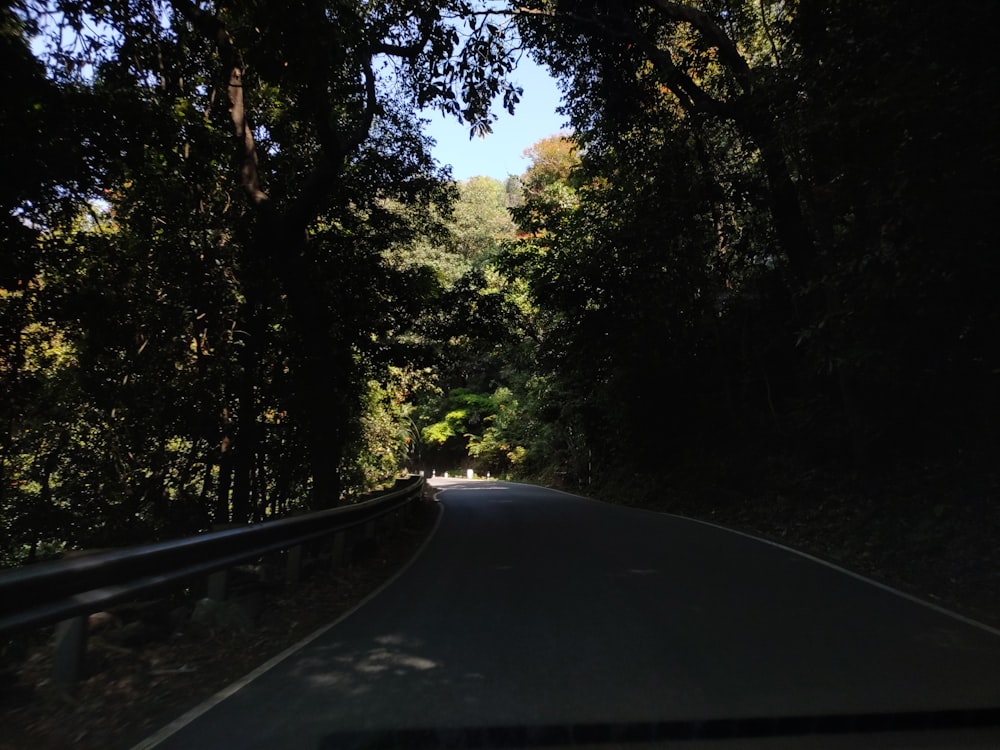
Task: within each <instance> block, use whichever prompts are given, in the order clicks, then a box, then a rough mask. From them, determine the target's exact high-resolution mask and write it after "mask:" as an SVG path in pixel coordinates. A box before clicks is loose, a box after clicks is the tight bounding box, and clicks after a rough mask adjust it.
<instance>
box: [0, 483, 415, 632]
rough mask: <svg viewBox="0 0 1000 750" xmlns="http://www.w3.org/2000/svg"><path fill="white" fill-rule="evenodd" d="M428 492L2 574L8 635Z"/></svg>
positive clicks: (290, 545) (410, 490)
mask: <svg viewBox="0 0 1000 750" xmlns="http://www.w3.org/2000/svg"><path fill="white" fill-rule="evenodd" d="M423 487H424V479H423V477H420V476H411V477H410V478H408V479H406V480H403V482H402V486H400V487H399V488H398V489H393V490H391V491H390V492H388V493H386V494H383V495H380V496H379V497H376V498H373V499H371V500H366V501H364V502H360V503H357V504H354V505H347V506H343V507H340V508H333V509H331V510H325V511H319V512H317V513H310V514H308V515H303V516H293V517H289V518H282V519H278V520H275V521H266V522H264V523H260V524H255V525H252V526H245V527H241V528H237V529H227V530H225V531H215V532H210V533H206V534H199V535H197V536H191V537H185V538H183V539H177V540H174V541H167V542H158V543H155V544H148V545H143V546H139V547H131V548H125V549H120V550H113V551H109V552H101V553H96V554H93V555H88V556H85V557H78V558H73V559H66V560H58V561H55V562H49V563H39V564H37V565H30V566H25V567H23V568H16V569H13V570H7V571H0V633H8V632H14V631H18V630H24V629H28V628H32V627H38V626H42V625H47V624H51V623H55V622H64V623H65V622H66V621H69V620H71V618H77V619H78V620H79V618H81V617H85V616H86V615H90V614H92V613H94V612H98V611H101V610H102V609H105V608H107V607H109V606H111V605H113V604H117V603H120V602H122V601H125V600H128V599H132V598H134V597H135V596H137V595H139V594H146V593H149V592H151V591H154V590H158V589H162V588H166V587H168V586H170V585H171V584H176V583H179V582H181V581H184V580H188V579H193V578H198V577H204V576H208V575H210V574H213V573H218V572H220V571H224V570H226V569H227V568H231V567H233V566H235V565H238V564H240V563H244V562H247V561H249V560H255V559H258V558H260V557H262V556H264V555H267V554H270V553H274V552H278V551H281V550H301V546H302V545H303V544H305V543H307V542H310V541H314V540H317V539H321V538H323V537H327V536H331V535H337V534H340V533H342V532H346V531H348V530H349V529H353V528H356V527H358V526H363V525H366V524H371V523H373V522H374V521H376V519H379V518H381V517H383V516H385V515H387V514H389V513H392V512H394V511H397V510H400V509H401V508H403V507H404V506H406V505H407V504H408V503H410V502H411V501H412V500H414V499H415V498H417V497H419V496H420V493H421V491H422V490H423ZM342 541H343V538H341V542H342ZM335 546H336V543H335ZM341 549H342V546H341ZM298 557H299V556H298V555H295V556H294V559H295V562H296V565H297V564H298ZM294 575H295V576H297V570H296V571H295V574H294ZM79 627H81V626H79V624H78V629H79ZM83 631H84V632H83V636H82V637H84V638H85V628H83Z"/></svg>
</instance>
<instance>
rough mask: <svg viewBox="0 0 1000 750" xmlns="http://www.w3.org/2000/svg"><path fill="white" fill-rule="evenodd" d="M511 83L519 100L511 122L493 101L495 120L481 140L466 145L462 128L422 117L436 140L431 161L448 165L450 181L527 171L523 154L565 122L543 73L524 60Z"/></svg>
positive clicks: (557, 95)
mask: <svg viewBox="0 0 1000 750" xmlns="http://www.w3.org/2000/svg"><path fill="white" fill-rule="evenodd" d="M512 78H513V80H514V82H515V83H516V84H517V85H518V86H520V87H522V88H523V89H524V95H523V96H522V97H521V101H520V103H519V104H518V105H517V109H516V110H515V112H514V116H513V117H511V116H510V115H508V114H507V112H506V111H504V110H503V108H502V107H501V106H500V103H499V102H498V103H497V104H496V105H495V106H494V110H495V111H497V112H498V113H499V117H498V119H497V121H496V122H495V123H494V124H493V132H492V133H491V134H490V135H488V136H486V138H484V139H479V138H474V139H472V140H471V141H470V140H469V127H468V125H461V124H459V123H458V122H457V121H455V120H454V119H450V120H446V119H445V118H444V117H442V116H441V115H440V114H438V113H436V112H432V113H428V114H427V117H428V118H429V119H430V121H431V122H430V125H428V126H427V133H428V135H430V136H431V137H432V138H434V140H436V141H437V146H436V147H435V148H434V156H435V157H436V158H437V160H438V161H439V162H441V163H442V164H451V166H452V177H454V179H456V180H466V179H468V178H469V177H475V176H476V175H486V176H487V177H493V178H495V179H497V180H504V179H506V178H507V176H508V175H512V174H515V175H519V174H521V173H522V172H524V170H525V169H527V168H528V161H527V160H526V159H523V158H521V153H522V152H523V151H524V149H526V148H528V147H529V146H531V145H532V144H534V143H536V142H538V141H540V140H541V139H542V138H545V137H546V136H550V135H554V134H555V133H558V132H559V131H560V130H561V129H562V126H563V124H564V123H565V118H564V117H563V116H562V115H558V114H556V111H555V110H556V107H558V106H559V98H560V93H559V89H558V87H557V86H556V83H555V81H553V80H552V78H551V77H549V74H548V71H547V70H545V68H542V67H540V66H539V65H536V64H535V63H534V62H533V61H532V60H529V59H528V57H527V56H525V57H523V58H522V59H521V61H520V63H518V66H517V70H515V71H514V74H513V75H512Z"/></svg>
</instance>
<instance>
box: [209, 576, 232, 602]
mask: <svg viewBox="0 0 1000 750" xmlns="http://www.w3.org/2000/svg"><path fill="white" fill-rule="evenodd" d="M228 587H229V571H228V570H217V571H215V572H214V573H212V574H211V575H210V576H209V577H208V586H207V587H206V589H207V590H206V591H205V596H207V597H208V598H209V599H214V600H215V601H217V602H224V601H225V600H226V589H228Z"/></svg>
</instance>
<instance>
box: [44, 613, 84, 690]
mask: <svg viewBox="0 0 1000 750" xmlns="http://www.w3.org/2000/svg"><path fill="white" fill-rule="evenodd" d="M55 645H56V648H55V654H54V655H53V661H52V679H53V680H54V681H56V682H58V683H61V684H63V685H71V684H73V683H75V682H78V681H79V679H80V676H81V675H82V674H83V662H84V659H85V657H86V654H87V616H86V615H80V616H78V617H73V618H70V619H69V620H63V621H62V622H60V623H59V624H58V625H56V644H55Z"/></svg>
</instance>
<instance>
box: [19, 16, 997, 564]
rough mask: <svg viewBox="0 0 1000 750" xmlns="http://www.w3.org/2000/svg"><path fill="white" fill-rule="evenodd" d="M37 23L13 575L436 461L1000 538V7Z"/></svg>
mask: <svg viewBox="0 0 1000 750" xmlns="http://www.w3.org/2000/svg"><path fill="white" fill-rule="evenodd" d="M0 13H2V15H0V63H2V64H0V71H2V73H0V75H2V76H3V79H4V87H3V88H4V91H6V92H7V93H6V95H5V96H6V100H5V102H4V106H3V109H2V112H0V150H2V151H0V160H2V164H3V173H4V179H3V181H2V183H0V202H2V210H0V222H2V230H0V231H2V235H0V236H2V242H3V252H2V255H0V379H2V391H0V392H2V394H3V398H2V401H0V413H2V419H3V423H4V428H3V430H2V431H0V471H2V481H0V524H2V533H3V536H2V538H0V558H2V559H0V563H2V564H3V565H12V564H19V563H22V562H25V561H31V560H35V559H40V558H45V557H49V556H52V555H54V554H57V553H59V552H60V551H61V550H63V549H64V548H66V547H105V546H114V545H121V544H126V543H134V542H137V541H143V540H152V539H158V538H165V537H170V536H177V535H182V534H190V533H196V532H198V531H202V530H205V529H208V528H210V527H212V526H213V525H219V524H229V523H248V522H257V521H261V520H264V519H266V518H268V517H272V516H276V515H281V514H285V513H288V512H293V511H295V510H297V509H300V508H314V509H316V508H325V507H330V506H332V505H335V504H337V503H341V502H350V501H351V500H352V498H354V497H356V496H357V494H358V493H359V492H360V491H362V490H364V489H366V488H370V487H373V486H375V485H377V484H379V483H380V482H382V481H385V480H386V479H389V478H391V477H393V476H395V475H398V474H399V473H400V472H402V471H406V470H409V471H413V470H417V469H420V470H427V471H430V470H437V471H438V472H439V473H440V472H443V471H446V470H457V469H466V468H473V469H475V470H476V471H478V472H479V473H480V474H483V475H485V474H486V473H487V472H489V473H490V474H491V475H492V476H508V477H518V478H531V479H535V480H539V481H543V482H546V483H548V484H554V485H558V486H564V487H571V488H572V487H576V488H580V487H583V488H587V491H589V492H591V493H594V494H601V493H607V492H608V491H609V488H612V487H614V488H615V489H616V491H617V492H618V493H619V494H630V495H631V496H633V497H635V498H636V499H637V501H640V502H641V501H643V498H646V499H649V498H652V497H654V496H655V497H661V496H662V495H664V492H665V488H670V489H671V490H672V492H673V495H672V497H676V498H677V501H676V504H675V505H672V506H671V505H670V504H669V502H666V501H664V502H662V503H661V504H662V505H663V506H664V507H674V508H675V509H679V510H682V511H684V512H689V513H694V514H702V515H706V516H708V515H712V514H713V513H715V512H716V511H717V510H718V509H719V507H721V506H723V505H726V504H727V503H728V504H730V505H731V504H732V503H733V500H732V498H733V497H737V496H738V497H740V498H742V499H741V500H740V504H741V507H742V505H745V504H746V502H747V501H746V499H747V498H753V499H754V500H753V504H754V506H755V507H756V508H757V511H758V512H762V513H776V512H778V510H781V512H782V513H785V512H786V511H787V510H788V507H787V506H788V505H789V503H794V502H796V501H797V498H799V497H800V496H802V495H804V494H811V495H816V496H820V497H823V498H826V499H827V500H831V498H832V499H836V500H837V502H836V503H833V502H832V500H831V502H830V503H828V505H827V507H828V512H834V511H835V512H837V513H841V514H842V513H845V512H850V513H852V514H854V515H858V514H862V513H863V514H868V517H870V516H871V515H872V514H877V513H878V512H879V508H880V507H883V506H884V508H885V509H887V510H886V512H887V513H888V514H889V516H890V517H892V518H893V519H896V521H898V522H899V523H901V524H903V525H904V526H905V525H906V524H909V525H910V526H911V527H913V526H919V527H920V528H921V529H922V528H923V526H922V525H921V524H924V520H918V519H929V521H927V522H928V523H931V524H933V525H936V526H937V527H940V528H941V529H948V528H953V527H954V528H957V525H956V524H957V521H956V520H955V519H958V518H961V519H965V520H964V522H963V523H964V524H965V527H969V526H975V527H977V528H979V529H981V530H982V533H983V539H985V540H988V539H989V536H990V533H991V530H995V529H996V528H997V527H998V526H1000V518H998V514H1000V507H998V505H997V502H996V500H997V490H998V485H1000V479H998V473H997V472H998V469H997V467H998V466H1000V461H998V460H997V457H998V450H1000V435H998V432H997V429H998V428H997V426H998V424H1000V402H998V396H1000V335H998V332H1000V295H998V293H997V288H998V285H1000V255H998V253H997V242H996V239H995V236H994V235H995V231H994V229H993V227H992V220H991V217H992V215H993V214H994V212H995V210H996V206H997V205H1000V190H998V184H997V175H998V174H1000V147H998V138H997V134H998V133H1000V117H998V108H1000V99H998V97H997V96H996V80H997V75H998V72H1000V71H998V69H997V68H998V65H997V60H996V56H995V55H993V54H992V53H991V51H990V49H991V45H990V43H989V41H988V40H987V39H986V34H987V33H988V31H989V30H991V29H993V28H994V27H995V22H996V21H997V20H998V19H997V6H996V4H994V3H989V2H982V1H981V0H957V1H956V2H953V3H950V4H948V5H947V6H943V5H940V4H931V3H903V2H891V1H890V0H822V1H821V0H691V1H690V2H666V1H665V0H645V1H640V0H634V1H626V2H618V3H607V2H600V1H598V0H569V1H566V2H563V1H559V2H549V1H547V0H537V1H536V0H528V1H526V2H521V3H516V4H507V3H503V2H497V3H478V2H469V1H467V0H440V1H439V2H436V3H418V2H415V1H413V0H396V1H393V2H364V3H362V2H356V1H354V0H334V1H333V2H329V1H327V2H320V1H313V0H294V1H293V2H281V3H277V2H271V1H270V0H256V1H255V2H252V3H232V4H223V3H214V2H200V1H198V0H105V1H103V2H102V1H101V0H49V1H48V2H46V1H44V0H39V1H38V2H34V1H32V0H21V1H19V2H18V1H15V2H12V3H9V4H8V5H7V6H6V7H5V9H3V10H2V11H0ZM525 55H527V56H530V57H531V58H533V59H535V60H536V61H537V62H539V63H540V64H542V65H544V66H546V67H547V68H548V70H549V71H550V72H551V73H552V75H553V76H554V77H555V78H556V79H557V80H558V82H559V84H560V86H561V89H562V91H563V94H564V97H563V104H562V112H563V114H564V115H565V118H566V121H567V129H566V131H564V132H562V133H558V134H555V133H554V134H552V137H550V138H547V139H545V140H543V141H540V142H539V143H537V144H536V145H535V146H534V147H532V149H530V150H529V153H528V156H529V157H530V160H531V166H530V167H529V168H528V170H527V171H526V172H525V173H524V174H523V175H519V176H511V178H510V179H508V180H507V182H506V183H505V184H504V183H500V182H497V181H496V180H492V179H489V178H485V177H481V178H473V179H472V180H468V181H465V182H461V183H456V182H455V181H453V180H452V179H451V176H450V172H449V170H448V168H447V166H442V165H439V164H436V163H435V161H434V160H433V159H432V157H431V155H430V148H431V145H432V144H431V143H430V141H429V140H428V138H427V136H426V135H425V134H424V133H423V131H422V127H423V125H424V120H423V119H422V117H423V113H426V112H430V111H434V110H440V111H443V112H445V113H447V114H449V115H450V116H453V117H455V118H457V119H459V120H461V121H463V122H465V123H466V124H467V126H468V128H469V131H470V136H472V135H484V134H488V133H489V131H490V129H491V124H492V122H493V114H492V112H493V108H497V107H501V106H502V107H504V108H506V109H508V110H511V111H513V112H515V116H516V111H517V104H518V99H519V96H520V95H521V93H522V92H521V90H520V89H519V87H518V84H517V67H516V66H517V62H518V60H519V59H521V58H522V57H523V56H525ZM908 493H909V494H908ZM914 498H916V499H914ZM880 503H881V506H880ZM832 506H836V507H835V508H834V507H832ZM845 508H846V509H847V510H845ZM783 517H784V516H783ZM827 521H829V522H831V523H832V522H833V521H832V519H830V518H825V517H824V516H823V515H822V514H820V515H819V516H817V517H815V518H814V520H813V523H814V524H819V525H822V524H825V523H827ZM949 524H952V526H949ZM918 531H919V529H918ZM921 533H923V532H921ZM984 544H987V545H988V546H991V545H989V543H988V541H987V542H984ZM969 552H970V554H974V553H975V550H970V551H969ZM994 583H995V581H994Z"/></svg>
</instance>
